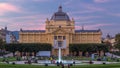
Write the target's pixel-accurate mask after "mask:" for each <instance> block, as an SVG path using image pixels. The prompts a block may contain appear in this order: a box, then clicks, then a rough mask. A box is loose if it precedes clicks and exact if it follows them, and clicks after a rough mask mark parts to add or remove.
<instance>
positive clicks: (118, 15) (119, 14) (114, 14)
mask: <svg viewBox="0 0 120 68" xmlns="http://www.w3.org/2000/svg"><path fill="white" fill-rule="evenodd" d="M108 14H109V15H112V16H117V17H120V13H108Z"/></svg>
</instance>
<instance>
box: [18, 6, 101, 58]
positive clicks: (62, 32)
mask: <svg viewBox="0 0 120 68" xmlns="http://www.w3.org/2000/svg"><path fill="white" fill-rule="evenodd" d="M45 24H46V27H45V30H21V31H20V33H19V37H20V39H19V42H20V43H50V44H52V46H53V49H52V55H57V54H58V47H59V46H60V47H61V48H62V55H64V56H66V55H68V54H69V44H71V43H101V35H102V32H101V30H100V29H98V30H84V29H81V30H75V21H74V19H69V16H68V15H67V14H66V13H64V12H63V11H62V7H61V6H60V7H59V9H58V12H56V13H54V14H53V16H52V17H51V19H50V20H49V19H46V22H45Z"/></svg>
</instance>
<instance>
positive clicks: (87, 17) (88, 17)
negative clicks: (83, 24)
mask: <svg viewBox="0 0 120 68" xmlns="http://www.w3.org/2000/svg"><path fill="white" fill-rule="evenodd" d="M94 18H100V16H79V17H78V16H77V17H76V16H75V17H74V19H75V20H88V19H94Z"/></svg>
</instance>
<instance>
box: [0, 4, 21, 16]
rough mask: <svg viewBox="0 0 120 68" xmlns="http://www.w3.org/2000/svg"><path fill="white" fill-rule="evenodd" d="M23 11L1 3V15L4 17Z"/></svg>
mask: <svg viewBox="0 0 120 68" xmlns="http://www.w3.org/2000/svg"><path fill="white" fill-rule="evenodd" d="M20 11H21V10H20V9H19V8H18V7H16V6H15V5H13V4H10V3H0V15H4V14H5V13H7V12H20Z"/></svg>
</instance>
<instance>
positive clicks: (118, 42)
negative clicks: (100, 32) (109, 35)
mask: <svg viewBox="0 0 120 68" xmlns="http://www.w3.org/2000/svg"><path fill="white" fill-rule="evenodd" d="M115 41H116V44H115V47H116V48H118V49H119V51H120V33H118V34H116V36H115Z"/></svg>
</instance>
